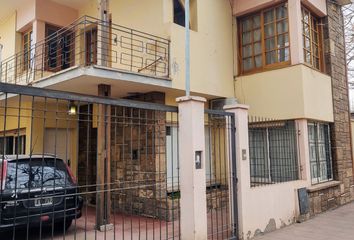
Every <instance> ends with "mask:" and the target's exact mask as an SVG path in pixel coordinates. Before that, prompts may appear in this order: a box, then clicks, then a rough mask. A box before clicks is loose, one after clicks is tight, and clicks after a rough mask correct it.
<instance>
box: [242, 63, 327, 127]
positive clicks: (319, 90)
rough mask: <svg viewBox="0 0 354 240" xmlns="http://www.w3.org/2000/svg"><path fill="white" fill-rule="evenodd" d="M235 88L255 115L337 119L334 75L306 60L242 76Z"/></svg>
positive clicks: (325, 119)
mask: <svg viewBox="0 0 354 240" xmlns="http://www.w3.org/2000/svg"><path fill="white" fill-rule="evenodd" d="M235 91H236V98H237V100H238V101H239V102H240V103H243V104H247V105H249V106H250V111H249V112H250V115H251V116H261V117H268V118H275V119H299V118H307V119H315V120H322V121H328V122H332V121H333V107H332V88H331V78H330V77H329V76H328V75H325V74H322V73H320V72H318V71H316V70H313V69H311V68H309V67H307V66H305V65H302V64H299V65H295V66H291V67H287V68H281V69H278V70H272V71H266V72H262V73H256V74H251V75H247V76H242V77H238V78H237V79H236V82H235Z"/></svg>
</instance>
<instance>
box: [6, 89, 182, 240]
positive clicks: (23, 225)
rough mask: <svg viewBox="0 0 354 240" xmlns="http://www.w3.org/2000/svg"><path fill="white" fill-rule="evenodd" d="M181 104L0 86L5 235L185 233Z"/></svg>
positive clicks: (116, 236)
mask: <svg viewBox="0 0 354 240" xmlns="http://www.w3.org/2000/svg"><path fill="white" fill-rule="evenodd" d="M177 112H178V111H177V108H176V107H171V106H166V105H162V104H156V103H146V102H137V101H132V100H124V99H118V100H117V99H110V98H101V97H95V96H86V95H79V94H73V93H68V92H61V91H53V90H48V89H38V88H32V87H27V86H19V85H17V86H15V85H9V84H0V155H1V158H0V170H1V171H0V180H1V189H0V231H6V233H3V234H2V235H1V239H179V238H180V224H179V219H180V201H179V199H180V193H179V173H178V144H177V143H178V130H177V129H178V114H177ZM176 166H177V167H176Z"/></svg>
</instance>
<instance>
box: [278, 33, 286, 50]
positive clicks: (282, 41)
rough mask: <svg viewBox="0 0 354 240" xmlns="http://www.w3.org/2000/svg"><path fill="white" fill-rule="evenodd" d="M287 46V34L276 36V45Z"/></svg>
mask: <svg viewBox="0 0 354 240" xmlns="http://www.w3.org/2000/svg"><path fill="white" fill-rule="evenodd" d="M288 46H289V35H288V34H283V35H279V36H278V47H288Z"/></svg>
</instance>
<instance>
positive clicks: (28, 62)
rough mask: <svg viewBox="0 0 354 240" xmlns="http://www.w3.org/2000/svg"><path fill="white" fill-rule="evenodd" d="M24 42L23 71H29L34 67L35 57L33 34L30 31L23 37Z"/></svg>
mask: <svg viewBox="0 0 354 240" xmlns="http://www.w3.org/2000/svg"><path fill="white" fill-rule="evenodd" d="M22 42H23V45H22V46H23V70H28V69H30V68H31V67H32V66H33V57H34V50H33V49H32V45H33V32H32V30H29V31H27V32H25V33H23V36H22Z"/></svg>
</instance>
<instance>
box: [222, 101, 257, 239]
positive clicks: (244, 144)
mask: <svg viewBox="0 0 354 240" xmlns="http://www.w3.org/2000/svg"><path fill="white" fill-rule="evenodd" d="M248 108H249V107H248V106H246V105H242V104H234V105H227V106H225V107H224V110H226V111H227V112H232V113H234V114H235V127H236V131H235V140H236V166H237V169H236V173H237V178H238V185H237V209H238V227H239V229H238V232H239V235H240V234H241V233H242V232H243V230H244V227H243V223H244V213H243V209H242V206H243V205H244V204H245V203H246V202H247V192H248V191H250V187H251V175H250V160H249V152H248V150H249V142H248ZM234 187H235V186H234ZM235 207H236V206H235ZM242 237H243V236H242V235H240V239H242Z"/></svg>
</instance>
